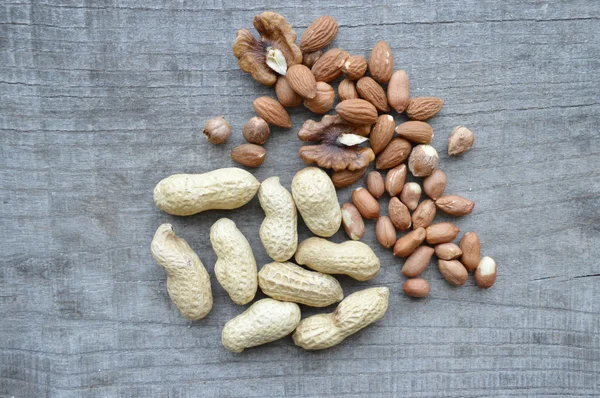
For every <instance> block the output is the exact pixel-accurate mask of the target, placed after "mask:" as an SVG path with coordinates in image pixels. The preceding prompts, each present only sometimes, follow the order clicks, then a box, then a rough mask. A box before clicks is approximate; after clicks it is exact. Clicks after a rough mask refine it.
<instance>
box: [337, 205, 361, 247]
mask: <svg viewBox="0 0 600 398" xmlns="http://www.w3.org/2000/svg"><path fill="white" fill-rule="evenodd" d="M342 225H343V226H344V230H345V231H346V234H348V236H349V237H350V239H352V240H359V239H360V238H362V236H363V235H364V234H365V223H364V222H363V219H362V216H361V215H360V213H359V212H358V209H357V208H356V207H355V206H354V205H353V204H352V203H344V205H343V206H342Z"/></svg>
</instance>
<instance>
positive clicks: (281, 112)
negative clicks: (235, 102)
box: [252, 97, 292, 128]
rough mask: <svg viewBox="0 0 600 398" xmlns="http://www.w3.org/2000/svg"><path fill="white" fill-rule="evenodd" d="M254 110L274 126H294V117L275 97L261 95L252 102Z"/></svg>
mask: <svg viewBox="0 0 600 398" xmlns="http://www.w3.org/2000/svg"><path fill="white" fill-rule="evenodd" d="M252 105H253V106H254V110H255V111H256V113H258V116H260V117H262V118H263V119H265V120H266V121H267V123H269V124H272V125H274V126H279V127H284V128H290V127H292V119H290V115H288V113H287V111H286V110H285V109H284V107H283V106H282V105H281V104H280V103H279V102H278V101H275V100H274V99H273V98H269V97H259V98H257V99H255V100H254V101H253V102H252Z"/></svg>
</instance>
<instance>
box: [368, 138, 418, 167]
mask: <svg viewBox="0 0 600 398" xmlns="http://www.w3.org/2000/svg"><path fill="white" fill-rule="evenodd" d="M411 149H412V145H411V144H410V142H408V141H407V140H405V139H404V138H394V139H392V140H391V141H390V143H389V144H388V146H386V147H385V149H384V150H383V152H381V153H380V154H379V156H378V157H377V160H376V161H375V168H376V169H379V170H381V169H391V168H392V167H396V166H398V165H399V164H400V163H402V162H404V161H405V160H406V159H407V158H408V155H410V151H411Z"/></svg>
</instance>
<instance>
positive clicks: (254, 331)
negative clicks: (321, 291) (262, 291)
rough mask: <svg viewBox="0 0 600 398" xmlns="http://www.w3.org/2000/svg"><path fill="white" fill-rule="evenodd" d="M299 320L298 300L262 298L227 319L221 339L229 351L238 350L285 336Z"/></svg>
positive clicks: (294, 327)
mask: <svg viewBox="0 0 600 398" xmlns="http://www.w3.org/2000/svg"><path fill="white" fill-rule="evenodd" d="M299 323H300V307H298V304H296V303H285V302H281V301H277V300H273V299H271V298H266V299H262V300H258V301H257V302H255V303H254V304H252V305H251V306H250V307H249V308H248V309H247V310H246V311H244V312H243V313H241V314H240V315H238V316H236V317H235V318H233V319H232V320H230V321H229V322H227V323H226V324H225V326H224V327H223V332H222V333H221V342H222V343H223V346H225V348H227V349H228V350H230V351H233V352H242V351H244V349H246V348H250V347H255V346H258V345H262V344H266V343H270V342H271V341H275V340H279V339H280V338H282V337H285V336H287V335H288V334H290V333H292V332H293V331H294V329H296V327H297V326H298V324H299Z"/></svg>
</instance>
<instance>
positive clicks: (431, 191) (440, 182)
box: [423, 169, 446, 200]
mask: <svg viewBox="0 0 600 398" xmlns="http://www.w3.org/2000/svg"><path fill="white" fill-rule="evenodd" d="M445 189H446V173H444V172H443V171H442V170H440V169H435V170H433V171H432V172H431V174H430V175H429V176H427V177H425V179H424V180H423V191H424V192H425V194H426V195H427V196H429V197H430V198H431V199H433V200H437V199H439V198H440V197H441V196H442V195H443V194H444V190H445Z"/></svg>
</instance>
